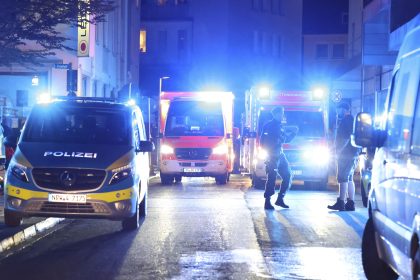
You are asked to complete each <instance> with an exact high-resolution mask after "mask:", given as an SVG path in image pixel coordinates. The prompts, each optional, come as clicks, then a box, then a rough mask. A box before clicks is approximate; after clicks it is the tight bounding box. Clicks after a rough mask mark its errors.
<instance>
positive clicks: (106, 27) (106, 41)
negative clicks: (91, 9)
mask: <svg viewBox="0 0 420 280" xmlns="http://www.w3.org/2000/svg"><path fill="white" fill-rule="evenodd" d="M108 21H109V17H108V15H105V21H104V22H102V31H103V32H102V35H103V37H102V38H103V39H104V41H103V45H104V48H107V47H108V34H107V33H108V32H109V31H108V27H109V24H108Z"/></svg>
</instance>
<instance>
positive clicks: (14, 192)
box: [6, 185, 134, 202]
mask: <svg viewBox="0 0 420 280" xmlns="http://www.w3.org/2000/svg"><path fill="white" fill-rule="evenodd" d="M6 188H7V194H8V195H10V196H13V197H17V198H20V199H23V200H28V199H33V198H45V199H48V192H39V191H30V190H27V189H23V188H18V187H14V186H10V185H9V186H7V187H6ZM63 193H65V192H63ZM80 194H84V193H80ZM133 195H134V192H133V188H128V189H124V190H119V191H114V192H106V193H88V194H86V199H87V200H99V201H103V202H115V201H120V200H127V199H131V198H132V196H133Z"/></svg>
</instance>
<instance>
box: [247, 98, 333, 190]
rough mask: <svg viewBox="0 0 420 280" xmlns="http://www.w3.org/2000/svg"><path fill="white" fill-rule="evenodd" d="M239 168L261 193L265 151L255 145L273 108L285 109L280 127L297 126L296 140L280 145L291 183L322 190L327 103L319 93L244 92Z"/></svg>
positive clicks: (326, 149) (325, 173) (325, 176)
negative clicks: (296, 181) (318, 187)
mask: <svg viewBox="0 0 420 280" xmlns="http://www.w3.org/2000/svg"><path fill="white" fill-rule="evenodd" d="M245 106H246V108H245V116H244V120H243V123H244V124H243V136H244V137H245V138H243V145H242V151H241V166H242V168H243V170H244V171H245V172H248V173H250V175H251V176H252V181H253V186H254V187H256V188H260V189H263V188H264V185H265V181H266V178H267V176H266V173H265V161H266V159H267V157H268V154H267V151H265V150H264V149H262V148H261V147H260V145H259V140H260V135H261V132H262V128H263V126H264V124H265V123H267V122H268V121H269V120H270V119H271V118H272V116H271V110H272V109H273V108H274V107H276V106H283V107H284V108H285V119H284V120H283V124H284V126H285V127H287V126H297V127H298V128H299V132H298V134H297V136H296V137H295V138H294V139H293V140H292V141H291V142H290V143H287V144H284V145H283V150H284V153H285V155H286V157H287V159H288V161H289V163H290V167H291V169H292V173H293V175H294V176H293V179H294V180H299V181H304V182H305V184H307V183H310V184H313V183H315V184H316V185H319V186H321V187H325V186H326V185H327V183H328V170H329V162H330V149H329V145H328V138H327V135H328V110H327V108H328V107H327V99H326V98H325V96H324V93H323V92H320V91H315V92H313V91H278V92H269V91H268V90H265V91H260V92H255V91H248V92H247V93H246V97H245Z"/></svg>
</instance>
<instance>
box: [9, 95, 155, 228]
mask: <svg viewBox="0 0 420 280" xmlns="http://www.w3.org/2000/svg"><path fill="white" fill-rule="evenodd" d="M153 149H154V146H153V143H152V142H150V141H147V137H146V133H145V127H144V122H143V116H142V112H141V111H140V109H139V108H138V107H137V106H135V105H132V104H123V103H119V102H116V101H115V100H112V99H101V98H90V97H69V98H64V97H60V98H57V100H54V101H51V102H48V103H45V104H38V105H36V106H34V108H33V109H32V111H31V113H30V115H29V118H28V120H27V122H26V124H25V127H24V129H23V132H22V135H21V136H20V138H19V141H18V144H17V147H16V151H15V153H14V154H13V157H12V159H11V161H10V164H9V167H8V169H7V172H6V180H5V190H4V202H5V205H4V221H5V224H6V225H7V226H19V225H21V224H22V219H23V218H24V217H34V216H41V217H64V218H103V219H110V220H120V221H122V226H123V229H126V230H133V229H137V228H138V227H139V225H140V222H139V221H140V218H144V217H145V216H146V214H147V189H148V182H149V153H150V152H152V150H153Z"/></svg>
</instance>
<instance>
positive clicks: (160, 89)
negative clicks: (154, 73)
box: [159, 76, 170, 97]
mask: <svg viewBox="0 0 420 280" xmlns="http://www.w3.org/2000/svg"><path fill="white" fill-rule="evenodd" d="M169 78H170V77H168V76H164V77H160V78H159V97H160V95H161V94H162V81H163V80H166V79H169Z"/></svg>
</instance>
